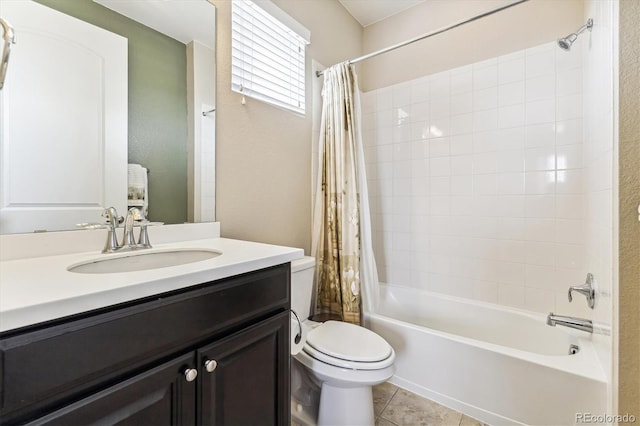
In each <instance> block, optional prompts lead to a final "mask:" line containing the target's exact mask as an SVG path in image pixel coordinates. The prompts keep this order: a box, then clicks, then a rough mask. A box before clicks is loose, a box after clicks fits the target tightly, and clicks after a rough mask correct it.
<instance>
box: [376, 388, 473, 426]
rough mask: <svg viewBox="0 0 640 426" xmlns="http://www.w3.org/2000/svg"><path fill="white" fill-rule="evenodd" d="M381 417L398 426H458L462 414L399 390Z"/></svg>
mask: <svg viewBox="0 0 640 426" xmlns="http://www.w3.org/2000/svg"><path fill="white" fill-rule="evenodd" d="M381 417H382V418H384V419H385V420H389V421H391V422H393V423H395V424H396V425H398V426H418V425H420V426H422V425H424V426H458V425H459V424H460V420H461V418H462V414H460V413H458V412H456V411H453V410H451V409H449V408H447V407H444V406H442V405H440V404H437V403H435V402H433V401H430V400H428V399H425V398H422V397H420V396H418V395H416V394H414V393H411V392H408V391H406V390H404V389H398V391H397V392H396V394H395V395H394V396H393V398H392V399H391V401H390V402H389V404H388V405H387V407H386V408H385V409H384V411H383V412H382V414H381Z"/></svg>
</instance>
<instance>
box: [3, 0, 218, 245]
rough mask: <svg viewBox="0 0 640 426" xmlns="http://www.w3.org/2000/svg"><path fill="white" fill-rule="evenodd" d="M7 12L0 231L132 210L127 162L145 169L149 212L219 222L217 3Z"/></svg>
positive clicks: (46, 2)
mask: <svg viewBox="0 0 640 426" xmlns="http://www.w3.org/2000/svg"><path fill="white" fill-rule="evenodd" d="M16 4H22V5H25V4H29V6H33V7H36V8H38V10H39V11H38V12H33V10H32V9H28V10H27V11H26V12H21V11H19V10H18V11H17V10H16V9H17V8H16V7H13V6H14V5H16ZM43 9H44V12H42V13H43V14H41V10H43ZM112 9H116V10H117V11H115V10H112ZM51 14H53V15H57V16H56V18H55V19H51V18H50V15H51ZM0 16H2V17H3V18H6V19H9V18H12V19H13V20H14V22H12V25H13V27H14V28H15V32H16V40H17V43H16V44H14V45H12V50H11V63H10V65H9V68H8V72H7V78H6V82H5V86H4V89H3V90H2V91H0V108H1V110H0V116H1V117H2V121H1V125H2V131H1V135H2V141H1V142H2V150H1V155H2V173H1V175H0V179H1V182H0V187H1V196H0V198H1V200H0V201H1V205H0V231H1V232H2V233H14V232H33V231H36V230H48V231H51V230H61V229H75V228H76V227H75V224H76V223H79V222H100V221H101V217H100V213H101V211H102V209H103V208H104V207H106V206H108V205H114V206H117V207H118V211H119V213H120V214H121V215H124V213H126V209H127V207H128V205H136V204H135V203H129V202H128V200H127V196H128V195H130V194H136V193H138V194H140V191H141V189H140V186H139V184H138V185H137V186H136V185H133V186H134V188H133V189H134V191H131V188H127V169H128V167H127V163H129V164H134V165H140V166H142V167H144V168H146V169H147V170H148V173H147V174H146V175H147V182H148V184H147V193H146V194H147V200H148V219H149V220H151V221H159V222H164V223H183V222H188V221H208V220H214V217H213V212H214V210H213V209H214V198H213V196H212V191H211V187H212V186H214V185H215V182H213V179H214V176H215V169H214V166H215V164H214V152H215V148H214V143H215V141H214V138H215V113H211V114H208V115H206V116H204V115H203V114H202V112H204V111H210V110H211V109H214V108H215V52H214V45H215V7H214V6H213V5H212V4H210V3H209V2H208V1H206V0H188V1H184V0H169V1H158V0H139V1H136V2H131V1H121V0H95V1H93V0H37V1H24V0H2V1H1V2H0ZM58 19H60V21H58ZM69 20H72V21H74V23H73V25H72V24H70V23H69ZM51 27H53V29H51ZM92 30H94V31H92ZM60 31H62V33H61V34H60V33H59V32H60ZM103 36H104V38H105V40H106V41H103V40H102V39H101V37H103ZM105 46H106V47H105ZM121 48H124V53H123V52H122V51H120V50H121ZM28 50H33V51H35V52H38V53H37V54H35V55H34V54H31V57H36V58H38V59H37V60H34V59H28V58H29V55H26V54H25V51H28ZM105 52H106V53H105ZM114 58H115V59H114ZM30 61H31V62H30ZM33 61H36V62H33ZM118 61H120V62H122V61H124V63H123V64H121V63H119V62H118ZM114 64H115V65H114ZM123 67H124V68H123ZM96 76H97V80H96V79H95V78H96ZM121 80H122V81H121ZM119 93H121V94H119ZM194 153H196V154H197V153H203V154H204V156H203V157H202V158H198V157H195V154H194ZM190 156H191V157H190ZM194 159H196V160H197V161H194ZM201 170H206V173H208V174H206V173H205V174H202V173H199V172H200V171H201ZM193 176H197V177H198V179H195V180H194V178H193ZM139 181H140V179H139ZM204 187H206V188H204ZM205 192H206V193H207V194H206V195H207V197H203V196H202V194H203V193H205ZM113 194H116V195H113ZM114 197H115V198H114ZM138 198H139V196H138Z"/></svg>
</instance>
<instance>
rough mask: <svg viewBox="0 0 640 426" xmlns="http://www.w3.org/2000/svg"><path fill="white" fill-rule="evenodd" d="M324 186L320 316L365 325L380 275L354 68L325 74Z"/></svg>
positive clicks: (315, 245) (317, 225) (319, 203)
mask: <svg viewBox="0 0 640 426" xmlns="http://www.w3.org/2000/svg"><path fill="white" fill-rule="evenodd" d="M318 151H319V152H318V161H319V164H318V166H319V167H318V180H317V183H316V200H315V206H314V214H313V238H312V254H313V255H314V256H315V257H316V260H317V267H316V289H317V293H316V314H326V315H328V316H330V317H333V316H337V317H339V318H340V319H342V321H346V322H350V323H354V324H360V323H361V320H362V308H364V309H366V310H367V311H374V310H375V308H376V306H377V300H378V274H377V271H376V266H375V259H374V258H373V246H372V241H371V239H372V237H371V218H370V214H369V199H368V195H367V179H366V174H365V168H364V151H363V148H362V136H361V118H360V94H359V91H358V86H357V79H356V74H355V70H354V67H353V65H350V64H348V63H342V64H337V65H334V66H333V67H331V68H329V69H327V70H325V71H324V88H323V106H322V120H321V126H320V140H319V149H318Z"/></svg>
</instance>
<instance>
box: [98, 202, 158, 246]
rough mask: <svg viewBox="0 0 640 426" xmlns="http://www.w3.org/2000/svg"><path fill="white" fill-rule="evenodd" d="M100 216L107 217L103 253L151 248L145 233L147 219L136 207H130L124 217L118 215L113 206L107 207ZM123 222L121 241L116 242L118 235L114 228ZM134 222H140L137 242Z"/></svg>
mask: <svg viewBox="0 0 640 426" xmlns="http://www.w3.org/2000/svg"><path fill="white" fill-rule="evenodd" d="M102 216H103V217H105V218H106V219H107V226H108V229H109V230H108V232H107V242H106V243H105V246H104V249H103V250H102V252H103V253H113V252H116V251H127V250H137V249H145V248H151V244H150V243H149V235H148V234H147V225H148V224H149V221H147V220H146V219H145V218H144V216H143V215H142V213H141V212H140V210H139V209H138V208H136V207H131V208H130V209H129V211H128V212H127V216H126V218H124V219H123V218H122V216H118V212H117V211H116V209H115V207H108V208H106V209H105V210H104V211H103V212H102ZM122 222H124V234H123V235H122V243H118V236H117V235H116V228H118V225H119V224H120V223H122ZM134 222H138V223H139V224H140V235H138V242H136V240H135V237H134V235H133V225H134Z"/></svg>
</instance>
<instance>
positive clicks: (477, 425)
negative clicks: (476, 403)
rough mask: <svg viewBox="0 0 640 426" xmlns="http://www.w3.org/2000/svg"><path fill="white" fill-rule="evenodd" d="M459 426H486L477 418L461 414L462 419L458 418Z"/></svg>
mask: <svg viewBox="0 0 640 426" xmlns="http://www.w3.org/2000/svg"><path fill="white" fill-rule="evenodd" d="M460 426H487V425H485V424H484V423H482V422H481V421H479V420H476V419H474V418H472V417H469V416H465V415H464V414H463V415H462V420H460Z"/></svg>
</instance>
